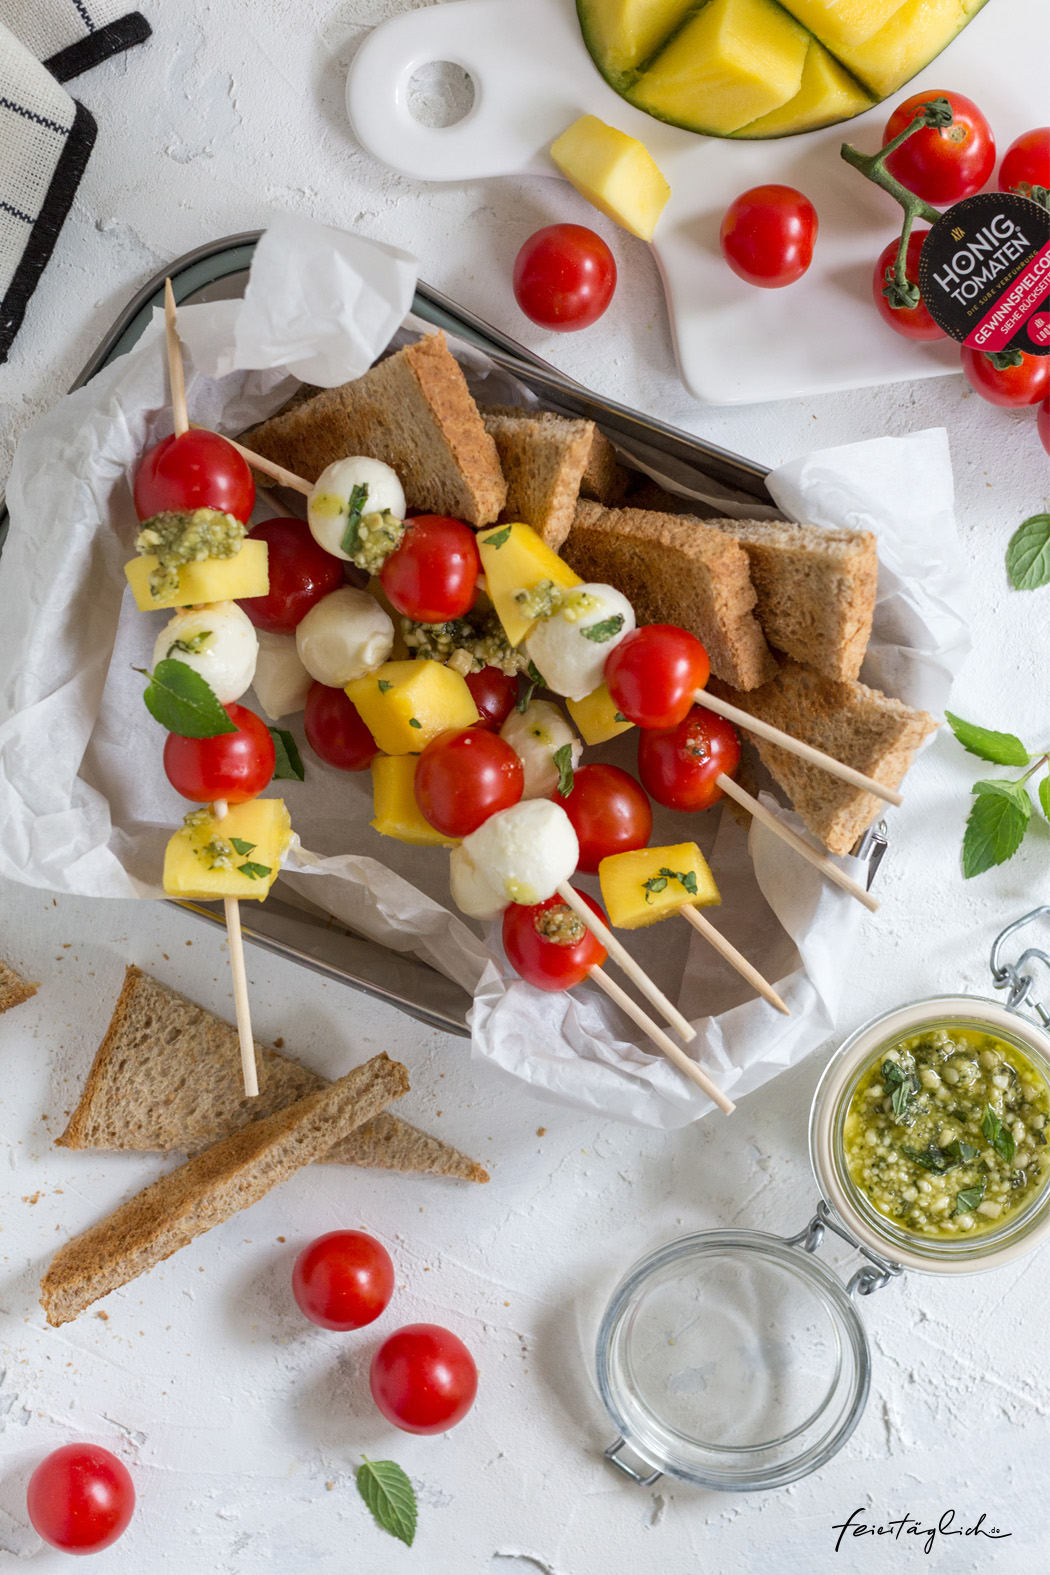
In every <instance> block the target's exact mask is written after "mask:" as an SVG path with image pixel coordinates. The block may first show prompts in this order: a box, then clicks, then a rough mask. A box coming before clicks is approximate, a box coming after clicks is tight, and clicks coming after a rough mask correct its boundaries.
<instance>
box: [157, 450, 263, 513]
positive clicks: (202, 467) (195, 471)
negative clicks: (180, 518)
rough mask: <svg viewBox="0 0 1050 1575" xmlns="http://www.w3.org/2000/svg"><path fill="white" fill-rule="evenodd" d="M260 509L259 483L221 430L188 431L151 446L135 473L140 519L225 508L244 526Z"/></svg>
mask: <svg viewBox="0 0 1050 1575" xmlns="http://www.w3.org/2000/svg"><path fill="white" fill-rule="evenodd" d="M254 507H255V482H254V481H253V480H252V473H251V471H250V470H249V469H248V466H247V465H246V464H245V462H244V460H243V459H242V458H241V456H240V455H239V454H238V452H237V450H236V449H235V448H234V447H233V444H232V443H227V441H226V439H225V438H223V437H220V436H219V434H218V433H217V432H193V431H191V432H184V433H183V434H182V436H181V437H174V436H172V437H166V438H162V439H161V440H160V442H159V443H155V444H154V445H153V447H152V448H151V449H147V450H146V453H145V454H144V455H143V457H142V461H141V463H140V464H139V468H138V470H137V471H136V472H135V513H136V514H137V515H138V517H139V519H140V520H148V519H149V518H150V516H151V515H153V514H163V513H165V512H166V511H168V510H172V511H180V510H182V509H221V510H222V512H223V513H224V514H232V515H233V516H234V518H235V519H239V520H243V521H244V523H245V524H247V523H248V521H249V519H250V518H251V513H252V509H253V508H254Z"/></svg>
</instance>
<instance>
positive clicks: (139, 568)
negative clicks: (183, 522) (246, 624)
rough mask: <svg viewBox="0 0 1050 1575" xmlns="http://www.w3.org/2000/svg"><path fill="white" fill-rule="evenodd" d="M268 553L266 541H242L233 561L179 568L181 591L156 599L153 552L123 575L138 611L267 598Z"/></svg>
mask: <svg viewBox="0 0 1050 1575" xmlns="http://www.w3.org/2000/svg"><path fill="white" fill-rule="evenodd" d="M267 558H268V551H267V547H266V543H265V542H264V541H255V540H247V541H242V542H241V545H240V550H239V551H238V552H235V553H234V555H233V557H232V558H202V559H201V560H200V562H199V563H183V564H180V566H179V571H178V574H179V588H178V590H177V591H176V592H174V593H173V594H171V593H169V594H168V595H167V596H154V595H153V592H152V591H151V590H150V588H149V577H150V575H151V574H152V573H153V570H154V569H155V568H156V567H157V560H156V558H155V557H154V555H153V553H151V552H150V553H146V554H144V555H143V556H141V557H138V558H132V560H131V562H130V563H126V564H125V565H124V573H125V575H126V576H127V581H128V584H129V585H130V586H131V594H132V595H133V596H134V598H135V605H136V607H137V608H138V610H139V612H155V611H159V610H162V609H163V608H165V607H195V606H196V605H197V603H198V602H234V601H237V599H238V598H239V597H241V596H265V595H266V593H267V591H268V590H269V589H270V573H269V569H268V567H267Z"/></svg>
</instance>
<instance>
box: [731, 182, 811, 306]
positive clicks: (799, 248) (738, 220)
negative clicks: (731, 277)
mask: <svg viewBox="0 0 1050 1575" xmlns="http://www.w3.org/2000/svg"><path fill="white" fill-rule="evenodd" d="M718 239H719V242H720V244H721V247H722V256H723V257H724V258H725V260H726V262H727V263H728V264H729V266H730V268H732V270H733V272H734V273H735V274H737V275H738V276H739V278H741V279H744V280H746V282H747V283H748V284H755V285H758V286H759V288H760V289H763V290H780V289H782V288H783V287H784V285H787V284H794V283H795V280H796V279H801V277H802V275H803V274H804V273H805V271H806V269H807V268H808V267H809V265H810V263H811V262H812V261H813V247H814V244H815V242H816V239H817V211H816V209H815V208H814V206H813V204H812V203H811V202H810V200H809V198H808V197H804V196H803V195H802V193H801V192H800V191H796V190H795V188H794V187H793V186H754V187H752V189H751V190H750V191H745V192H743V193H742V194H741V195H740V196H739V197H736V198H734V200H733V201H732V202H731V203H730V204H729V207H728V208H727V209H726V213H725V218H724V219H723V220H722V228H721V229H720V231H719V234H718Z"/></svg>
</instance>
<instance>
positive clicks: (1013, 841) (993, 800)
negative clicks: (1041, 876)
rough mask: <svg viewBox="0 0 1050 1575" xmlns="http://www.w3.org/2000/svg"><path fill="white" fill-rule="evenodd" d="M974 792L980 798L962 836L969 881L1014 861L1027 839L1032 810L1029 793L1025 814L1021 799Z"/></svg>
mask: <svg viewBox="0 0 1050 1575" xmlns="http://www.w3.org/2000/svg"><path fill="white" fill-rule="evenodd" d="M975 791H976V792H977V799H976V802H975V803H974V806H973V808H972V809H971V811H970V814H969V818H968V819H967V822H966V835H965V836H964V837H963V850H962V862H963V875H964V876H965V878H966V879H967V880H970V879H972V877H973V876H974V875H983V874H984V872H985V870H990V869H992V867H993V866H994V865H996V864H1005V863H1006V861H1007V859H1012V858H1013V856H1014V854H1015V853H1016V852H1017V850H1018V848H1019V847H1020V846H1021V843H1022V842H1023V840H1024V834H1025V832H1026V830H1027V829H1028V817H1029V815H1030V814H1031V808H1032V805H1031V800H1030V799H1029V798H1028V794H1027V793H1025V795H1024V797H1025V801H1026V802H1027V804H1028V809H1027V811H1025V809H1024V808H1022V805H1021V802H1020V800H1019V799H1018V798H1016V797H1014V796H1012V795H1011V794H1009V793H999V792H985V791H978V790H977V789H975Z"/></svg>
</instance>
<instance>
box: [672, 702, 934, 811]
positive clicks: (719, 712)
mask: <svg viewBox="0 0 1050 1575" xmlns="http://www.w3.org/2000/svg"><path fill="white" fill-rule="evenodd" d="M693 699H694V700H695V702H696V704H697V705H699V706H704V707H706V709H707V710H708V711H713V712H714V713H715V715H716V716H724V717H725V719H726V721H727V722H732V723H733V726H734V727H739V728H742V729H743V730H744V732H746V733H757V735H758V737H759V738H764V739H765V740H766V742H767V743H769V744H779V746H780V748H781V749H785V750H787V752H788V754H791V755H798V757H799V759H800V760H808V761H809V763H810V765H811V766H820V768H821V769H822V770H823V771H827V772H828V773H829V775H830V776H833V777H838V778H839V780H840V781H842V782H848V783H849V784H850V786H851V787H856V788H862V789H863V790H864V792H865V793H874V795H875V797H876V798H881V799H883V800H884V802H885V803H887V804H895V805H897V806H898V807H899V806H900V805H901V804H903V803H904V800H903V798H902V797H901V795H900V794H899V793H898V792H897V791H896V789H895V788H889V787H886V786H884V784H883V783H881V782H876V780H875V778H874V777H866V776H865V775H864V773H863V771H854V769H853V767H852V766H844V765H843V763H842V761H841V760H836V759H835V757H834V755H826V754H825V753H824V751H823V750H822V749H814V748H813V746H812V744H804V743H803V742H802V740H801V739H799V738H792V736H791V734H790V733H785V732H783V731H782V730H781V729H780V728H779V727H771V726H770V724H769V723H768V722H762V721H760V720H759V718H758V717H757V716H752V715H751V713H750V712H749V711H741V710H740V708H739V707H738V706H735V705H730V704H729V702H728V700H720V699H719V698H718V696H717V695H713V694H711V693H709V691H708V690H706V689H698V690H697V692H696V694H695V695H694V696H693Z"/></svg>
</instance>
